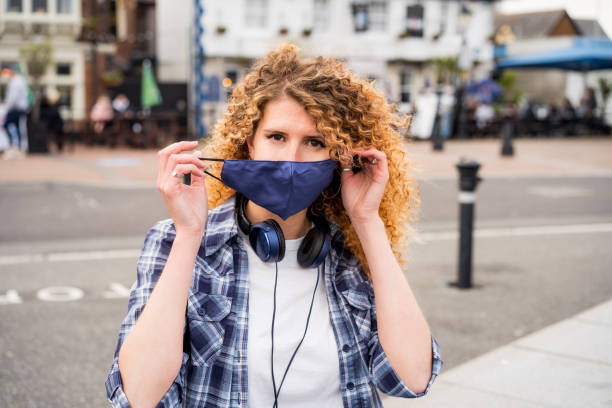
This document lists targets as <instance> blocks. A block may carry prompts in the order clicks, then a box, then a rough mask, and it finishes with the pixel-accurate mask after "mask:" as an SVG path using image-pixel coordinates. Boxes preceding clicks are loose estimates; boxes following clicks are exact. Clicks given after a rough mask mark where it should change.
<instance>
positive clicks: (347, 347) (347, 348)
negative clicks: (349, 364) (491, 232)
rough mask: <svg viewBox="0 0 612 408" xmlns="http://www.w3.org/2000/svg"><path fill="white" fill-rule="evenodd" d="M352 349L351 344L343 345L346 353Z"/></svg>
mask: <svg viewBox="0 0 612 408" xmlns="http://www.w3.org/2000/svg"><path fill="white" fill-rule="evenodd" d="M350 349H351V348H350V347H349V345H348V344H345V345H344V346H343V347H342V351H344V352H345V353H348V351H349V350H350Z"/></svg>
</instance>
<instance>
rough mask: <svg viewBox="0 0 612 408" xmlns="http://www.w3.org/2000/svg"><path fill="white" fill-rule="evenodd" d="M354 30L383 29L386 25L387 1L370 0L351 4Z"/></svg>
mask: <svg viewBox="0 0 612 408" xmlns="http://www.w3.org/2000/svg"><path fill="white" fill-rule="evenodd" d="M353 23H354V27H355V32H363V31H385V28H386V26H387V1H386V0H385V1H381V0H378V1H370V2H360V3H354V4H353Z"/></svg>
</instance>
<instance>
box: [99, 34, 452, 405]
mask: <svg viewBox="0 0 612 408" xmlns="http://www.w3.org/2000/svg"><path fill="white" fill-rule="evenodd" d="M404 125H405V123H404V121H403V120H402V118H401V117H400V116H398V112H397V111H396V110H395V108H393V107H392V106H391V105H388V104H387V102H386V101H385V99H384V96H383V95H381V94H380V93H378V91H376V90H375V89H374V87H373V86H372V84H370V83H368V82H365V81H362V80H360V79H359V78H357V77H356V76H355V75H353V74H352V73H351V72H350V71H349V70H347V69H346V68H344V66H343V65H342V63H341V62H339V61H336V60H334V59H332V58H323V57H318V58H314V59H305V58H302V57H300V56H299V53H298V49H297V47H296V46H294V45H282V46H280V47H279V48H278V49H277V50H275V51H272V52H270V53H268V54H267V55H266V56H265V57H264V58H263V59H262V60H260V61H258V62H257V64H256V65H255V66H254V68H253V69H252V70H251V71H250V73H248V75H246V77H245V78H244V81H243V82H242V83H240V84H238V85H237V86H236V88H235V89H234V91H233V94H232V98H231V100H230V102H229V105H228V110H227V112H226V114H225V116H224V117H223V119H222V120H221V121H220V122H219V123H218V124H217V126H216V128H215V130H214V135H213V137H212V139H211V140H210V142H209V144H208V145H207V146H206V147H205V148H204V149H203V152H205V153H206V157H203V154H204V153H203V152H202V151H200V150H196V151H195V152H193V153H182V152H185V151H191V150H193V149H195V148H196V147H197V145H198V143H197V141H194V142H187V141H183V142H178V143H174V144H171V145H170V146H168V147H166V148H164V149H162V150H160V151H159V153H158V158H159V173H158V181H157V188H158V190H159V191H160V193H161V195H162V197H163V199H164V201H165V203H166V205H167V207H168V210H169V212H170V215H171V217H172V218H171V219H168V220H165V221H160V222H159V223H157V224H155V226H154V227H153V228H152V229H151V230H150V231H149V232H148V234H147V236H146V238H145V244H144V247H143V249H142V254H141V256H140V259H139V261H138V266H137V281H136V283H135V284H134V286H133V287H132V290H131V293H130V298H129V302H128V312H127V316H126V317H125V320H124V321H123V324H122V326H121V330H120V333H119V340H118V344H117V348H116V350H115V359H114V361H113V364H112V367H111V371H110V373H109V375H108V379H107V381H106V392H107V397H108V399H109V401H111V402H112V404H113V405H114V406H119V407H127V406H129V405H130V404H133V405H134V406H162V407H178V406H184V407H192V406H198V407H238V406H251V407H270V406H275V407H278V406H283V407H340V406H344V407H355V406H362V407H382V403H381V400H380V398H379V395H378V392H377V389H378V390H380V391H382V392H385V393H387V394H390V395H394V396H398V397H407V398H414V397H419V396H422V395H424V394H425V393H427V392H428V390H429V389H430V387H431V384H432V383H433V381H434V379H435V378H436V376H437V375H438V373H439V371H440V369H441V366H442V361H441V359H440V354H439V347H438V344H437V342H436V340H435V339H434V337H433V336H432V334H431V332H430V330H429V327H428V324H427V321H426V319H425V317H424V316H423V313H422V312H421V309H420V307H419V305H418V303H417V301H416V299H415V297H414V295H413V293H412V290H411V288H410V285H409V283H408V281H407V280H406V279H405V277H404V274H403V272H402V269H401V268H400V264H399V261H398V259H400V255H401V253H402V245H401V243H402V241H403V240H404V238H406V235H405V232H406V227H407V224H406V223H407V222H408V221H410V220H412V219H413V218H414V216H416V213H415V209H416V207H417V206H418V203H419V202H420V200H419V198H418V197H419V195H418V187H417V186H416V182H415V180H414V179H412V178H411V177H410V176H409V173H408V172H409V170H410V165H409V162H408V161H407V159H406V155H405V153H404V151H403V147H404V146H403V144H402V140H401V139H400V127H401V126H404ZM208 155H210V156H211V157H208ZM204 158H213V159H217V160H223V159H225V161H224V162H215V161H213V162H212V164H205V163H208V162H209V161H205V160H200V159H204ZM229 159H231V160H229ZM205 172H206V173H208V174H211V175H213V176H215V177H217V178H218V176H219V174H220V179H214V178H208V179H207V180H206V181H205V179H204V177H205ZM184 174H190V176H191V183H190V185H186V184H184V183H183V175H184ZM209 208H210V209H209ZM145 305H146V307H145Z"/></svg>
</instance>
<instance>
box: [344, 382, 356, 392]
mask: <svg viewBox="0 0 612 408" xmlns="http://www.w3.org/2000/svg"><path fill="white" fill-rule="evenodd" d="M346 388H348V389H349V390H352V389H353V388H355V384H353V383H352V382H350V383H348V384H346Z"/></svg>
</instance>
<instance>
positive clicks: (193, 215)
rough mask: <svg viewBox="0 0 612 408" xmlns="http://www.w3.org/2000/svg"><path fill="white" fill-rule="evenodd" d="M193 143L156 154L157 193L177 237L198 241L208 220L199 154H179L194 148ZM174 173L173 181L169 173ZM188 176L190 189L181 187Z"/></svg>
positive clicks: (185, 185) (182, 143) (166, 149)
mask: <svg viewBox="0 0 612 408" xmlns="http://www.w3.org/2000/svg"><path fill="white" fill-rule="evenodd" d="M197 145H198V142H197V141H183V142H177V143H173V144H171V145H170V146H167V147H166V148H164V149H162V150H160V151H159V152H158V153H157V156H158V158H159V173H158V175H157V189H158V190H159V192H160V193H161V195H162V197H163V198H164V201H165V202H166V206H167V207H168V210H170V216H171V217H172V220H173V221H174V227H175V229H176V233H177V235H178V234H179V232H180V233H181V234H188V235H196V236H199V237H202V235H203V234H204V229H205V227H206V219H207V217H208V196H207V195H206V185H205V183H204V170H205V169H206V164H204V163H203V162H202V161H201V160H200V159H199V157H200V156H201V152H200V151H196V152H194V153H191V154H181V152H183V151H185V150H193V149H195V148H196V147H197ZM173 172H176V174H178V176H177V177H175V176H173V175H172V173H173ZM188 173H191V185H187V184H183V175H184V174H188Z"/></svg>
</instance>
